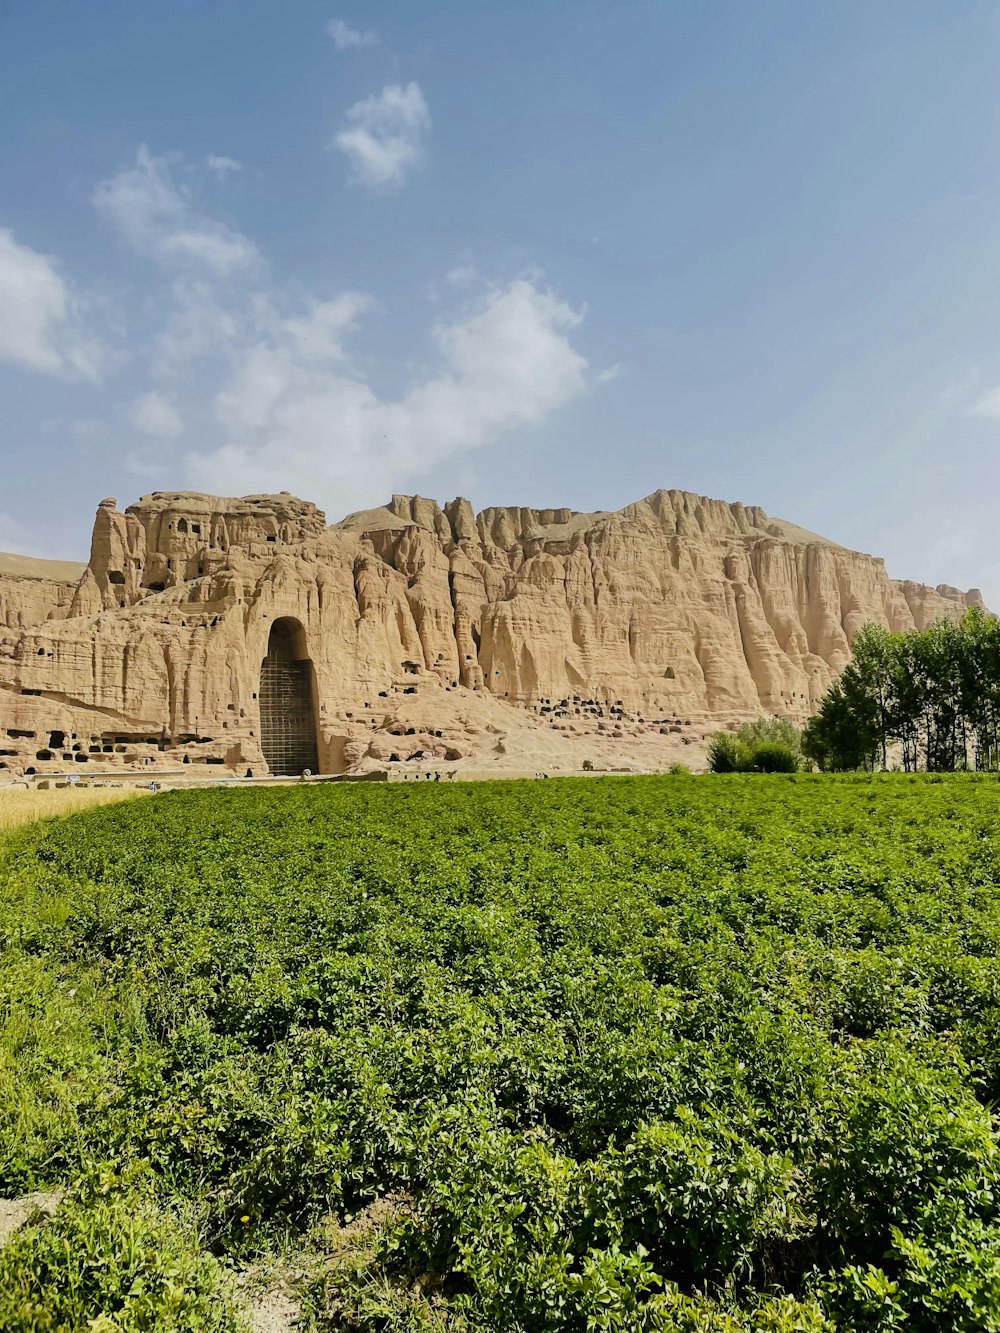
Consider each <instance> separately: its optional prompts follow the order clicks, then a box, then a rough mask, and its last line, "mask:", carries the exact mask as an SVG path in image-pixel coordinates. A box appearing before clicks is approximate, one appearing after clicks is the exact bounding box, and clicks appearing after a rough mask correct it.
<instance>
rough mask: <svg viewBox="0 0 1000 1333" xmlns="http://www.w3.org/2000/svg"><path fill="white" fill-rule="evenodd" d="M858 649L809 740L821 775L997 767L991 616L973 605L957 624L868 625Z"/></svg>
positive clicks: (996, 660) (998, 724)
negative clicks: (901, 629) (899, 628)
mask: <svg viewBox="0 0 1000 1333" xmlns="http://www.w3.org/2000/svg"><path fill="white" fill-rule="evenodd" d="M853 648H854V660H853V661H852V662H850V663H849V664H848V666H847V667H846V668H845V669H844V671H843V673H842V674H841V676H840V678H839V679H838V680H837V681H835V682H834V684H833V685H832V686H831V687H830V689H829V690H828V691H827V693H826V695H825V697H824V698H823V700H822V701H821V703H820V705H819V708H818V710H817V712H816V713H815V715H814V716H813V717H812V718H811V719H810V720H809V722H808V724H807V726H806V728H805V731H804V733H803V738H802V749H803V753H804V754H805V755H806V757H807V758H808V759H811V760H812V761H813V762H814V763H815V764H816V765H817V766H818V767H819V768H821V769H827V770H836V769H841V770H842V769H857V768H861V769H875V768H883V769H884V768H888V767H890V766H897V765H898V766H900V767H902V768H904V769H906V771H907V772H916V771H917V770H918V769H921V768H924V769H926V770H927V771H928V772H954V771H955V770H956V769H964V768H978V769H996V768H1000V621H998V620H997V618H996V617H995V616H993V615H990V614H989V613H988V612H987V611H984V610H982V609H980V608H978V607H973V608H972V609H970V610H969V611H967V612H966V614H965V615H964V616H963V617H962V619H961V620H960V621H958V622H956V621H953V620H938V621H935V622H934V624H932V625H929V626H928V627H927V629H924V630H915V629H914V630H907V631H906V632H905V633H902V634H893V633H891V632H890V631H889V630H887V629H884V628H883V627H881V626H879V625H874V624H867V625H864V626H862V628H861V629H860V630H859V632H858V634H857V637H856V638H855V640H854V645H853Z"/></svg>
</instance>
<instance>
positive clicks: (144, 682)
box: [0, 491, 981, 776]
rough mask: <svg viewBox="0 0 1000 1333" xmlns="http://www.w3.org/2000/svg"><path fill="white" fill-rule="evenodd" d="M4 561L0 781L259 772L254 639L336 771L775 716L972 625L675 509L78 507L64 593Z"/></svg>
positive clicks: (715, 515)
mask: <svg viewBox="0 0 1000 1333" xmlns="http://www.w3.org/2000/svg"><path fill="white" fill-rule="evenodd" d="M18 559H20V558H17V557H12V558H7V563H6V564H3V563H0V765H4V766H5V767H6V770H7V772H8V773H18V772H23V771H25V770H26V769H29V768H31V769H34V770H35V771H37V772H48V771H65V770H66V769H67V768H69V767H71V766H72V768H73V769H74V770H75V771H77V772H80V773H81V774H85V773H91V772H93V771H94V770H95V769H99V770H101V771H107V770H114V769H116V768H121V767H129V768H134V767H145V768H149V769H152V770H162V769H177V770H178V772H182V771H187V772H188V773H191V774H192V775H193V773H196V772H198V771H199V770H198V769H197V768H195V769H192V767H191V766H192V765H198V764H214V765H218V766H219V767H220V768H221V769H222V770H223V771H224V772H225V771H229V772H235V773H239V774H243V773H246V772H248V771H249V772H253V773H263V772H267V771H268V763H267V755H266V753H265V752H264V750H262V733H261V716H262V710H263V711H264V712H265V713H266V714H267V717H266V718H265V723H267V722H268V720H270V727H269V730H270V731H272V732H273V730H274V724H275V719H276V718H278V719H279V720H280V718H279V714H280V710H281V708H282V707H284V706H286V705H284V704H282V702H281V700H282V698H286V700H287V698H290V697H291V695H282V693H281V685H280V681H281V676H280V672H278V673H277V675H276V673H275V671H273V670H272V671H271V672H270V673H269V674H268V681H269V682H270V681H273V680H274V679H277V680H278V682H279V684H278V686H274V685H273V684H270V683H269V684H268V685H267V690H269V691H270V692H271V693H270V694H267V696H266V697H262V696H261V688H262V687H261V664H262V661H263V659H264V657H265V656H266V655H267V653H268V651H269V643H272V650H273V641H272V638H271V636H272V629H273V627H274V626H275V624H276V623H277V622H281V625H282V626H284V627H285V631H286V632H287V634H290V635H291V636H292V638H290V639H287V642H289V643H290V642H293V641H294V643H295V645H297V646H296V648H295V653H296V654H297V655H299V656H300V657H301V658H302V659H303V660H308V661H309V662H310V663H311V666H310V667H309V668H307V670H308V672H309V675H308V680H309V681H310V682H311V686H310V688H311V705H310V704H308V702H307V703H306V704H305V705H303V708H305V709H306V710H307V711H308V710H309V709H310V708H311V714H310V716H309V717H308V718H307V721H306V723H304V724H303V725H308V726H310V727H312V728H314V730H315V734H316V738H317V760H318V764H319V768H320V771H323V772H337V771H343V770H344V769H346V768H348V767H350V766H358V765H360V766H362V767H364V766H365V765H366V764H368V765H370V764H372V763H376V762H377V763H399V764H405V763H411V762H414V761H416V762H420V761H445V760H447V761H448V762H451V761H452V760H453V759H454V758H455V757H456V756H462V757H463V758H465V757H470V756H474V755H476V754H480V755H481V754H483V753H485V752H487V751H488V752H489V753H490V754H504V753H506V752H507V750H508V748H509V743H508V742H505V740H504V735H505V734H507V732H508V731H509V732H510V733H511V734H516V735H518V736H521V737H522V750H523V752H524V753H525V754H529V753H534V751H533V750H532V749H531V744H530V737H529V741H525V740H524V736H525V735H527V734H528V733H530V732H531V730H532V729H535V730H536V731H539V732H545V733H546V734H549V733H551V734H552V735H553V736H555V738H556V739H557V740H559V742H560V743H562V742H564V741H565V744H566V747H569V748H567V750H566V752H567V753H570V750H572V752H573V753H574V754H576V753H577V752H579V751H580V747H581V746H582V745H583V744H584V741H586V742H587V743H588V744H592V745H593V746H595V747H597V748H596V750H595V751H594V753H597V754H598V755H600V753H602V752H603V751H602V747H605V748H607V747H613V746H614V745H616V744H617V745H622V744H624V743H625V742H626V741H630V738H631V740H637V741H638V740H641V739H642V738H643V737H644V736H651V737H654V738H655V737H668V738H672V739H673V740H675V741H676V743H677V744H679V743H680V740H676V738H677V737H680V738H681V739H682V740H684V741H689V740H694V739H696V733H697V738H698V739H700V736H701V735H702V734H703V732H704V729H705V728H706V727H708V728H711V727H715V726H718V725H725V724H727V723H729V722H731V721H734V720H738V719H741V718H745V717H750V716H756V715H758V714H759V713H761V712H769V713H780V714H786V715H789V716H791V717H793V718H797V719H801V718H804V717H805V716H806V715H808V713H809V712H811V711H812V708H813V706H814V704H815V703H816V701H817V700H818V699H819V698H820V697H821V696H822V694H823V693H824V691H825V690H826V688H827V686H828V685H829V684H830V682H831V680H832V679H834V677H835V676H836V675H837V674H838V673H839V671H840V670H841V669H842V668H843V666H844V664H845V663H846V662H847V661H848V659H849V656H850V644H851V640H852V638H853V636H854V634H855V633H856V631H857V630H858V628H859V627H860V626H861V625H862V624H863V623H864V622H865V621H867V620H874V621H877V622H878V623H880V624H884V625H887V626H889V627H890V628H891V629H893V630H903V629H906V628H909V627H911V626H914V625H916V626H918V627H923V626H925V625H927V624H929V623H930V622H931V621H933V620H935V619H937V618H939V617H941V616H951V617H956V618H957V617H959V616H960V615H961V614H962V613H963V612H964V611H965V609H966V608H967V607H968V606H971V605H978V604H981V598H980V596H979V594H978V592H977V591H976V590H972V591H971V592H968V593H962V592H959V591H958V590H957V589H954V588H950V587H947V586H944V585H942V586H940V587H938V588H937V589H932V588H928V587H925V586H923V585H919V584H914V583H909V582H897V581H894V580H891V579H889V578H888V577H887V575H886V572H885V568H884V566H883V563H882V561H881V560H878V559H876V558H874V557H872V556H868V555H862V554H859V553H857V552H854V551H848V550H845V549H844V548H843V547H840V546H836V545H834V544H833V543H832V542H828V541H826V540H824V539H823V538H820V537H817V536H815V535H814V534H812V533H808V532H806V531H804V530H803V529H801V528H797V527H795V526H794V525H793V524H789V523H785V522H783V521H781V520H776V519H771V518H769V517H768V516H767V515H766V514H765V513H764V512H763V511H762V510H760V509H758V508H753V507H746V506H743V505H741V504H726V503H723V502H721V501H717V500H708V499H704V498H703V497H699V496H695V495H691V494H688V493H686V492H683V491H657V492H656V493H655V494H654V495H651V496H649V497H647V498H646V499H645V500H642V501H639V502H638V503H637V504H633V505H629V506H628V507H627V508H625V509H623V510H621V511H619V512H615V513H595V514H575V513H572V512H571V511H570V510H568V509H549V510H533V509H520V508H501V509H487V510H484V511H483V512H482V513H480V514H478V515H476V514H474V513H473V511H472V508H471V506H470V505H469V503H468V501H466V500H461V499H459V500H455V501H452V502H451V503H450V504H448V505H446V506H445V507H444V509H441V508H440V507H439V506H438V505H437V504H436V503H435V502H434V501H432V500H426V499H423V498H421V497H418V496H412V497H411V496H399V495H397V496H394V497H393V498H392V501H391V502H390V503H389V504H388V505H386V506H385V507H383V508H380V509H374V510H368V511H366V512H364V513H360V514H354V515H351V516H350V517H349V518H347V519H344V520H343V521H342V522H340V523H338V524H336V525H335V526H334V527H332V528H328V527H327V526H326V522H325V518H324V516H323V514H322V513H321V512H320V511H319V510H318V509H317V508H316V507H315V506H314V505H312V504H309V503H307V502H305V501H302V500H298V499H296V498H295V497H293V496H291V495H286V494H282V495H267V496H247V497H244V498H242V499H219V498H215V497H212V496H206V495H199V494H194V493H190V492H177V493H166V492H157V493H155V494H153V495H148V496H144V497H143V498H142V499H141V500H139V501H138V502H137V503H136V504H133V505H130V506H129V507H128V508H127V509H126V510H125V511H124V513H122V512H119V510H118V508H117V504H116V502H115V501H114V500H113V499H108V500H105V501H102V503H101V505H100V506H99V508H98V511H97V517H96V520H95V524H94V534H93V541H92V545H91V554H90V560H89V562H88V564H87V566H86V568H85V569H84V570H83V572H82V574H80V575H79V576H78V577H77V571H76V570H74V569H73V568H72V567H60V572H59V573H56V572H55V570H54V567H53V568H50V567H49V565H50V562H24V561H22V562H21V565H20V566H18V565H17V560H18ZM43 566H44V567H45V568H42V567H43ZM304 669H306V668H304ZM289 670H291V668H289ZM289 688H291V687H289ZM303 691H304V692H303ZM308 693H309V690H308V689H305V687H303V688H302V689H301V690H300V696H301V698H305V697H306V695H308ZM296 697H299V696H296ZM296 707H297V708H299V705H298V704H297V705H296ZM268 710H270V712H268ZM299 711H302V709H301V708H299ZM267 729H268V728H267V727H266V730H267ZM699 729H700V730H699ZM688 732H690V735H688ZM573 747H575V748H573ZM640 749H641V747H640ZM544 753H545V751H541V750H540V751H539V754H544ZM637 753H638V750H637ZM651 753H652V751H651ZM591 759H592V756H591ZM655 762H656V761H655V755H654V757H653V759H652V760H651V766H655ZM0 776H2V770H0Z"/></svg>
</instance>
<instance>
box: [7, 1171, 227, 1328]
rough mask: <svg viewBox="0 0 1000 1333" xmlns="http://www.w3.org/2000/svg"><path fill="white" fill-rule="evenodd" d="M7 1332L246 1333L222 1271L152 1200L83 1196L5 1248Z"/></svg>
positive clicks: (28, 1227)
mask: <svg viewBox="0 0 1000 1333" xmlns="http://www.w3.org/2000/svg"><path fill="white" fill-rule="evenodd" d="M0 1328H3V1329H11V1330H14V1329H18V1330H21V1331H22V1333H76V1330H79V1331H80V1333H84V1331H87V1333H170V1331H171V1330H176V1331H177V1333H181V1330H183V1331H184V1333H200V1330H204V1333H230V1331H231V1333H241V1331H242V1330H243V1329H244V1328H245V1324H244V1323H243V1321H242V1320H241V1318H240V1317H239V1316H238V1314H237V1311H236V1306H235V1304H234V1301H233V1299H232V1296H231V1294H230V1292H229V1289H228V1287H227V1284H226V1281H225V1279H224V1276H223V1273H222V1270H221V1269H220V1268H219V1265H218V1264H217V1263H216V1261H215V1260H214V1259H213V1258H211V1256H210V1255H207V1254H205V1253H203V1252H202V1251H201V1250H200V1249H199V1247H198V1244H197V1239H196V1237H195V1236H194V1234H192V1232H191V1231H190V1229H189V1228H185V1227H184V1226H183V1225H182V1224H180V1223H179V1221H178V1220H177V1218H176V1217H175V1216H172V1215H170V1214H163V1213H162V1211H156V1212H154V1210H153V1208H152V1206H151V1205H150V1203H149V1201H146V1200H141V1199H136V1198H134V1197H130V1196H127V1195H126V1196H124V1197H122V1198H116V1199H111V1200H109V1199H105V1198H101V1197H99V1196H98V1197H89V1198H88V1197H82V1198H79V1199H69V1200H66V1201H64V1202H63V1203H62V1204H61V1205H60V1206H59V1208H58V1210H57V1211H56V1214H55V1216H54V1217H53V1218H52V1219H51V1221H49V1220H45V1219H40V1220H36V1221H35V1222H31V1221H29V1222H28V1223H27V1224H25V1225H24V1226H23V1227H20V1228H19V1229H18V1230H17V1231H16V1232H15V1233H14V1235H13V1237H12V1239H11V1240H10V1241H9V1243H8V1244H7V1245H6V1246H5V1247H4V1248H3V1249H2V1250H0Z"/></svg>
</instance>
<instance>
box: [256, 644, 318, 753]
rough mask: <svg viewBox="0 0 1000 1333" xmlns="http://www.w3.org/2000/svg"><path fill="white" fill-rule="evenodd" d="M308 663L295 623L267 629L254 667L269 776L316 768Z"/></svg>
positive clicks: (310, 681)
mask: <svg viewBox="0 0 1000 1333" xmlns="http://www.w3.org/2000/svg"><path fill="white" fill-rule="evenodd" d="M314 693H315V691H314V683H313V664H312V661H311V659H310V658H309V656H308V653H307V651H306V646H305V633H304V631H303V629H302V626H301V625H300V624H299V622H298V621H297V620H291V619H288V618H283V619H281V620H276V621H275V622H274V624H273V625H272V626H271V633H270V636H269V637H268V641H267V656H266V657H265V658H264V661H263V662H262V663H261V668H260V691H259V694H260V748H261V751H262V752H263V755H264V760H265V762H266V764H267V766H268V769H269V770H270V772H271V773H274V774H280V775H282V776H294V775H296V774H299V773H302V772H303V771H304V770H305V769H308V770H309V771H310V772H311V773H315V772H316V771H317V768H318V756H317V747H316V707H315V702H314Z"/></svg>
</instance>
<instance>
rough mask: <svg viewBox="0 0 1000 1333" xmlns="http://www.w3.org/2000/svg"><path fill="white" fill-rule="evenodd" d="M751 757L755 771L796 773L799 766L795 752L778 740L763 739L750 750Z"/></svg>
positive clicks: (751, 764)
mask: <svg viewBox="0 0 1000 1333" xmlns="http://www.w3.org/2000/svg"><path fill="white" fill-rule="evenodd" d="M749 759H750V767H751V768H752V769H753V771H754V772H755V773H796V772H797V771H798V767H799V761H798V758H797V756H796V755H795V753H794V752H793V751H792V750H790V749H789V748H788V746H787V745H780V744H779V743H778V742H777V741H761V742H760V744H759V745H755V746H754V747H753V749H752V750H750V752H749Z"/></svg>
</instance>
